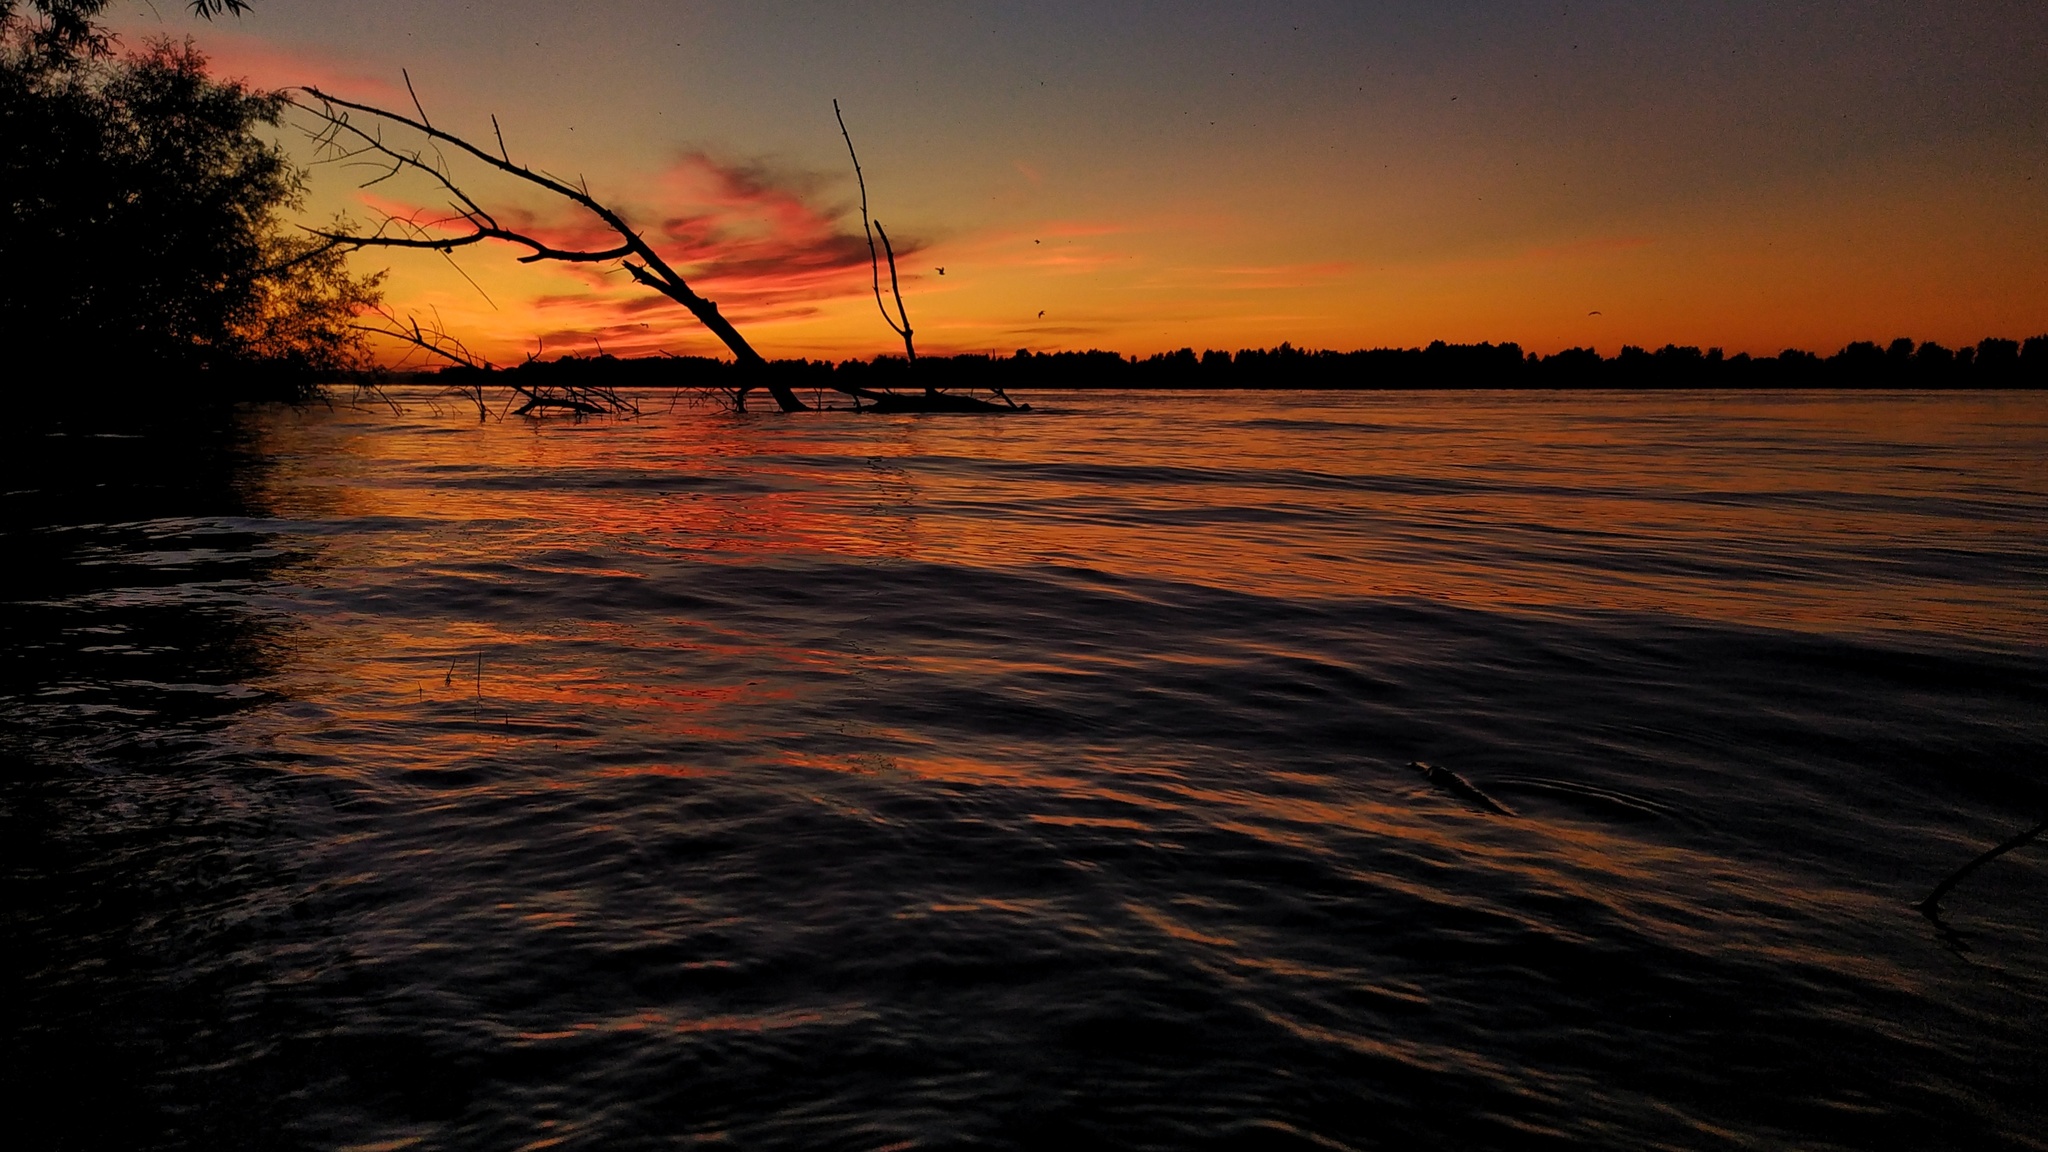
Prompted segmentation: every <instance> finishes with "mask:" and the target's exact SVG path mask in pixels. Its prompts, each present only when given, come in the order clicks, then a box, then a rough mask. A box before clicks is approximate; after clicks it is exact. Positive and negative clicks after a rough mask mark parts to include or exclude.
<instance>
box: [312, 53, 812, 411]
mask: <svg viewBox="0 0 2048 1152" xmlns="http://www.w3.org/2000/svg"><path fill="white" fill-rule="evenodd" d="M411 85H412V81H411V77H409V76H408V77H407V79H406V87H407V91H408V92H410V91H411ZM298 91H300V92H303V93H305V94H306V95H307V96H309V97H311V98H312V99H313V100H314V101H317V102H318V103H317V105H315V104H312V103H308V102H305V101H297V100H295V101H294V103H295V104H296V105H297V106H298V107H299V108H301V109H302V110H304V111H306V112H308V113H310V114H311V115H313V116H315V117H317V118H318V119H319V120H320V121H321V122H322V124H323V125H325V127H324V128H322V129H321V130H320V131H318V132H316V133H315V134H314V139H315V142H316V144H319V145H321V146H323V147H326V148H329V149H331V150H332V151H333V152H334V159H336V160H339V161H342V162H356V161H357V160H358V159H359V158H362V157H372V158H375V160H376V165H377V167H379V168H381V169H384V175H382V176H379V177H378V178H377V180H386V179H390V178H391V177H393V176H396V175H398V174H400V173H402V172H404V171H408V170H410V171H415V172H420V173H424V174H425V175H426V176H427V177H429V178H430V179H432V180H433V181H434V182H435V183H436V184H438V185H439V186H440V187H442V188H443V189H445V190H446V191H447V192H448V193H449V194H450V195H452V196H453V197H454V198H455V199H456V200H457V201H459V202H460V206H459V207H457V209H456V211H457V215H458V217H459V219H461V221H462V222H463V223H465V224H466V225H468V227H469V231H468V232H467V233H465V234H463V235H461V236H436V235H433V234H432V233H431V232H430V231H429V230H428V229H427V228H426V227H423V226H421V225H419V224H417V223H414V222H406V221H396V220H391V219H387V220H386V221H385V224H384V226H381V227H379V228H378V229H377V231H376V232H374V233H372V234H370V235H367V236H365V235H355V234H348V233H335V232H319V231H316V232H315V233H314V234H315V235H318V236H320V237H322V238H323V239H328V240H332V241H334V242H336V243H341V244H346V245H348V246H350V247H353V248H412V249H426V250H433V251H439V252H443V253H446V252H450V251H452V250H454V249H456V248H460V247H467V246H469V245H472V244H479V243H482V242H483V241H485V240H501V241H505V242H507V243H511V244H516V245H519V246H521V247H524V248H526V249H527V250H528V253H527V255H525V256H521V257H520V258H519V259H520V261H521V262H523V263H533V262H535V261H541V260H556V261H563V262H568V263H600V262H604V261H609V260H620V261H623V262H625V267H626V269H627V271H628V273H629V274H631V275H632V276H633V278H634V280H636V281H637V282H639V283H641V284H643V285H646V286H647V287H649V288H652V289H654V290H655V291H657V292H660V293H661V294H662V295H664V296H667V297H668V298H669V299H671V300H674V301H675V302H676V303H678V304H681V305H682V306H683V307H685V308H687V309H689V310H690V313H691V314H692V315H694V316H695V317H696V318H697V319H698V321H699V322H701V323H702V324H703V325H704V326H705V327H706V328H709V329H710V330H711V331H712V333H713V334H714V335H716V336H717V337H718V338H719V339H720V340H721V341H723V342H724V343H725V346H726V347H727V348H729V349H731V350H732V353H733V356H734V357H735V358H736V359H737V360H738V361H739V363H740V365H741V367H742V368H743V369H748V370H750V371H751V370H758V369H761V368H764V367H765V366H766V363H767V362H766V361H765V360H764V359H762V357H761V354H760V353H759V352H756V351H755V350H754V348H753V346H752V345H751V344H749V343H747V341H746V338H745V337H743V336H741V335H740V333H739V330H738V329H736V328H734V327H733V326H732V322H731V321H729V320H727V319H726V318H725V317H724V316H723V315H722V314H721V313H720V312H719V310H718V305H717V304H715V303H713V302H712V301H710V300H707V299H705V298H704V297H702V296H700V295H698V294H697V293H696V292H695V291H694V290H693V289H691V287H690V286H689V284H688V283H687V282H686V281H685V280H684V279H683V277H682V276H681V275H680V274H679V273H677V272H676V270H675V269H674V268H672V267H670V266H669V264H668V262H667V261H665V260H663V259H662V258H661V255H660V254H659V253H658V252H656V251H655V250H654V248H653V246H652V245H650V244H648V243H647V241H646V240H645V239H644V238H642V237H641V235H640V234H639V232H637V231H635V230H634V229H633V227H632V226H631V225H629V224H628V223H627V222H626V220H625V218H624V217H622V216H620V215H619V214H618V213H617V212H615V211H613V210H612V209H611V208H609V207H607V206H606V205H604V204H602V203H600V202H599V201H598V200H597V199H596V198H595V197H593V196H592V195H591V194H590V188H589V185H588V184H587V183H585V182H584V181H583V180H582V179H581V178H580V177H579V178H578V180H577V182H576V183H574V184H570V183H568V182H567V181H564V180H561V179H559V178H557V177H554V176H550V175H547V174H545V173H542V172H539V171H536V170H535V169H532V168H529V167H527V166H526V165H523V164H515V163H513V161H512V159H511V156H510V153H509V152H507V151H506V149H505V147H504V134H503V133H502V132H497V136H498V146H499V155H496V156H493V155H491V154H490V153H489V152H486V151H484V150H483V149H481V148H479V147H477V146H476V145H474V144H472V143H470V142H469V141H467V140H464V139H463V138H462V137H460V136H456V135H454V134H453V133H450V132H444V131H442V130H441V129H438V128H435V127H434V126H433V125H432V124H431V123H428V121H427V116H426V112H425V110H424V109H423V108H421V107H420V106H419V101H418V97H417V96H416V95H415V96H414V109H415V111H417V112H418V113H419V118H418V119H414V118H412V117H410V116H406V115H404V114H402V113H398V112H392V111H388V110H386V109H383V108H378V107H375V106H373V105H369V104H362V103H358V102H356V101H353V100H344V99H342V98H341V97H339V96H334V95H331V94H329V93H326V92H323V91H321V90H320V89H318V88H313V87H305V88H300V89H298ZM350 112H356V113H361V114H362V115H364V116H368V117H371V118H372V120H373V122H374V123H375V124H377V125H382V124H392V125H396V126H401V127H404V128H407V129H410V130H411V131H413V132H416V133H418V134H419V135H421V136H423V137H425V138H426V139H427V140H429V141H432V142H434V143H435V144H447V145H448V146H449V147H451V148H453V149H457V150H459V151H461V152H462V153H464V154H466V155H468V156H470V157H471V158H473V159H475V160H477V161H478V162H480V163H482V164H484V165H485V166H487V167H489V168H491V169H494V170H496V171H498V172H502V173H505V174H506V175H509V176H512V177H515V178H517V179H519V180H523V181H525V182H527V183H529V184H533V185H535V186H537V187H540V188H544V189H546V190H547V191H549V192H552V193H554V194H555V195H557V196H560V197H562V198H563V199H565V200H568V201H570V202H571V203H573V204H576V205H577V206H579V207H581V208H583V209H584V210H585V211H587V212H589V213H590V214H591V215H593V216H595V217H597V218H598V219H599V220H600V221H602V222H603V223H604V225H605V226H606V227H607V228H609V229H611V230H612V231H613V232H614V233H616V234H617V235H618V237H619V240H620V243H619V244H618V246H617V247H614V248H608V249H603V250H581V249H570V248H559V247H556V246H555V245H552V244H549V243H546V242H545V241H542V240H540V239H537V238H535V237H533V236H529V235H526V234H525V233H522V232H518V231H516V230H514V229H511V228H507V227H504V226H503V225H501V224H500V223H499V222H498V220H497V219H496V218H495V217H494V216H492V215H491V213H489V212H488V211H486V210H485V209H484V208H483V206H482V205H481V204H479V203H478V202H477V201H476V200H474V199H472V198H471V197H470V196H469V195H468V194H467V193H465V192H464V191H463V190H462V189H461V188H459V187H457V186H456V184H455V181H454V178H453V177H452V176H450V175H449V173H448V171H447V169H446V166H445V161H443V162H442V163H429V162H428V161H427V160H426V159H425V158H424V157H423V156H422V154H421V153H419V152H417V151H408V150H404V149H400V148H396V147H393V146H392V145H390V144H387V143H386V142H385V141H384V139H383V134H382V131H381V128H380V130H379V131H376V132H372V131H367V130H365V129H364V128H363V127H361V126H359V125H357V124H356V123H354V122H353V121H352V120H350V118H349V113H350ZM492 127H493V130H494V131H496V129H497V123H496V118H495V117H493V119H492ZM344 140H353V141H354V142H355V143H354V144H352V145H344V144H343V143H342V142H343V141H344ZM375 182H376V181H372V183H375ZM394 226H395V227H396V229H397V230H398V231H399V232H400V234H398V235H392V234H390V233H389V231H388V230H389V229H392V228H393V227H394ZM629 257H630V258H633V259H637V261H638V263H637V264H635V263H633V262H631V261H630V260H628V258H629ZM764 383H765V386H766V387H767V388H768V390H769V392H770V393H771V394H772V395H773V396H774V397H775V401H776V403H777V404H778V405H779V406H780V407H781V408H782V410H783V411H785V412H794V411H802V410H803V409H804V408H805V407H806V405H805V404H804V403H803V401H801V400H799V399H797V397H796V394H795V393H794V392H793V391H791V390H790V389H789V387H788V386H787V385H785V384H780V383H777V382H775V381H772V380H770V381H765V382H764Z"/></svg>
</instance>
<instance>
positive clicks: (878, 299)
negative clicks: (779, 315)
mask: <svg viewBox="0 0 2048 1152" xmlns="http://www.w3.org/2000/svg"><path fill="white" fill-rule="evenodd" d="M832 115H833V117H834V118H835V119H837V120H838V121H839V134H840V135H841V136H842V137H845V139H846V154H847V155H848V156H850V157H852V158H853V179H854V182H855V183H857V184H859V185H860V228H861V231H862V232H863V233H865V234H866V235H867V238H868V272H869V280H870V281H871V282H872V284H873V287H874V290H875V307H876V308H878V309H880V310H881V313H882V322H883V323H885V324H887V325H888V326H889V330H890V331H892V332H894V333H896V334H897V335H898V336H901V337H903V353H904V355H905V356H908V357H909V358H910V362H911V363H912V364H915V363H917V345H916V344H915V343H914V342H913V341H912V340H911V334H910V313H909V312H907V311H905V310H904V307H903V288H902V285H901V284H899V283H898V282H897V279H896V250H895V249H894V248H891V247H890V246H889V234H888V233H887V232H882V222H881V221H879V220H877V221H874V222H873V224H872V225H870V223H869V220H868V178H867V176H866V175H865V174H864V173H863V172H861V169H860V154H859V153H858V152H855V151H854V150H853V133H851V132H848V131H847V130H846V115H845V113H843V112H841V111H840V110H839V101H837V100H834V101H832ZM877 232H881V233H882V248H883V249H884V250H885V251H887V252H888V253H889V289H890V291H892V292H894V293H895V294H896V315H895V316H891V315H889V306H888V305H887V304H885V303H883V302H882V261H881V256H880V255H879V254H877V253H876V251H875V233H877ZM898 317H901V321H900V322H899V321H898Z"/></svg>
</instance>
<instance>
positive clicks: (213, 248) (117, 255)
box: [0, 0, 376, 375]
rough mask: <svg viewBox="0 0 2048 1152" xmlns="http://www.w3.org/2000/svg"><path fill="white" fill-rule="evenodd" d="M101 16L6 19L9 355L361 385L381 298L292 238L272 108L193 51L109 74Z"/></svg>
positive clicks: (160, 54)
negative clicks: (366, 335)
mask: <svg viewBox="0 0 2048 1152" xmlns="http://www.w3.org/2000/svg"><path fill="white" fill-rule="evenodd" d="M103 5H104V0H39V2H37V3H35V4H33V5H32V6H31V7H32V8H33V11H34V14H33V15H30V14H28V13H25V12H23V11H21V10H20V9H19V8H17V6H16V5H15V4H14V3H13V2H12V0H0V341H4V342H5V348H6V353H5V354H6V355H7V356H9V357H10V358H11V359H13V360H15V361H16V362H20V361H23V360H26V361H29V362H31V363H36V362H40V363H41V364H43V365H45V366H55V365H58V364H62V365H65V366H68V367H71V368H73V369H77V368H96V369H101V370H104V371H107V372H118V373H132V372H135V371H138V370H141V371H148V372H169V373H173V374H188V373H192V372H197V371H209V372H212V373H215V374H220V373H226V372H230V371H249V370H259V369H260V370H266V371H275V370H279V369H283V370H289V371H291V372H292V373H295V374H300V375H303V374H305V373H310V372H316V371H322V370H332V369H337V368H348V367H353V366H356V365H357V364H358V363H359V362H360V361H361V359H362V354H363V353H362V343H361V339H360V336H361V334H360V333H359V332H357V331H355V330H354V329H353V328H352V327H351V322H352V319H353V317H354V316H355V314H356V313H357V312H359V311H360V310H362V309H363V308H364V307H366V306H368V305H369V304H372V303H374V302H375V300H376V282H375V278H374V277H373V278H358V277H354V276H351V275H350V274H349V271H348V268H347V266H346V264H345V259H344V256H343V254H342V253H341V252H340V251H339V250H337V249H336V248H335V247H334V246H333V245H331V244H329V243H326V242H324V241H321V240H319V239H317V238H314V237H312V236H311V235H310V234H307V233H305V232H303V231H301V230H298V229H295V228H292V227H291V226H290V224H289V220H288V217H289V215H290V214H291V213H293V212H295V211H297V210H298V209H300V208H301V207H302V205H303V201H304V192H305V187H304V183H303V173H302V171H301V170H300V169H299V168H298V167H297V166H295V165H294V164H293V163H292V162H291V160H290V158H289V157H288V156H287V155H286V154H285V152H284V151H283V149H282V148H281V147H280V146H279V145H277V144H276V143H275V142H272V141H270V140H268V139H266V138H265V137H264V135H263V133H262V129H263V128H264V127H266V126H274V125H276V124H277V123H278V122H279V119H280V117H281V116H282V115H283V112H284V110H285V108H286V107H287V106H288V105H287V103H286V101H285V99H284V98H283V97H282V96H280V95H278V94H274V93H267V92H259V91H255V90H252V89H250V88H248V87H247V86H245V85H243V84H241V83H238V82H234V81H225V80H220V79H217V78H215V77H213V76H211V75H209V73H208V71H207V65H206V57H205V56H204V55H202V54H201V53H200V52H199V51H198V50H197V49H196V48H195V47H194V46H193V45H192V43H191V42H190V41H185V42H177V41H170V40H158V41H153V42H151V43H150V44H149V45H148V46H147V47H145V48H144V49H142V50H140V51H137V52H133V53H129V54H126V55H119V56H117V55H115V54H114V53H113V52H112V51H111V48H110V42H109V40H108V38H107V37H106V35H105V33H104V32H103V31H101V30H100V29H99V27H98V25H96V24H94V23H93V21H92V17H93V16H94V15H96V14H97V12H98V11H99V9H100V8H101V7H103ZM194 7H195V9H196V10H200V11H202V13H203V14H207V13H210V12H213V11H234V10H239V9H240V8H241V5H240V4H239V3H238V2H236V0H212V2H211V3H209V2H207V0H201V3H199V4H195V5H194Z"/></svg>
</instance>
